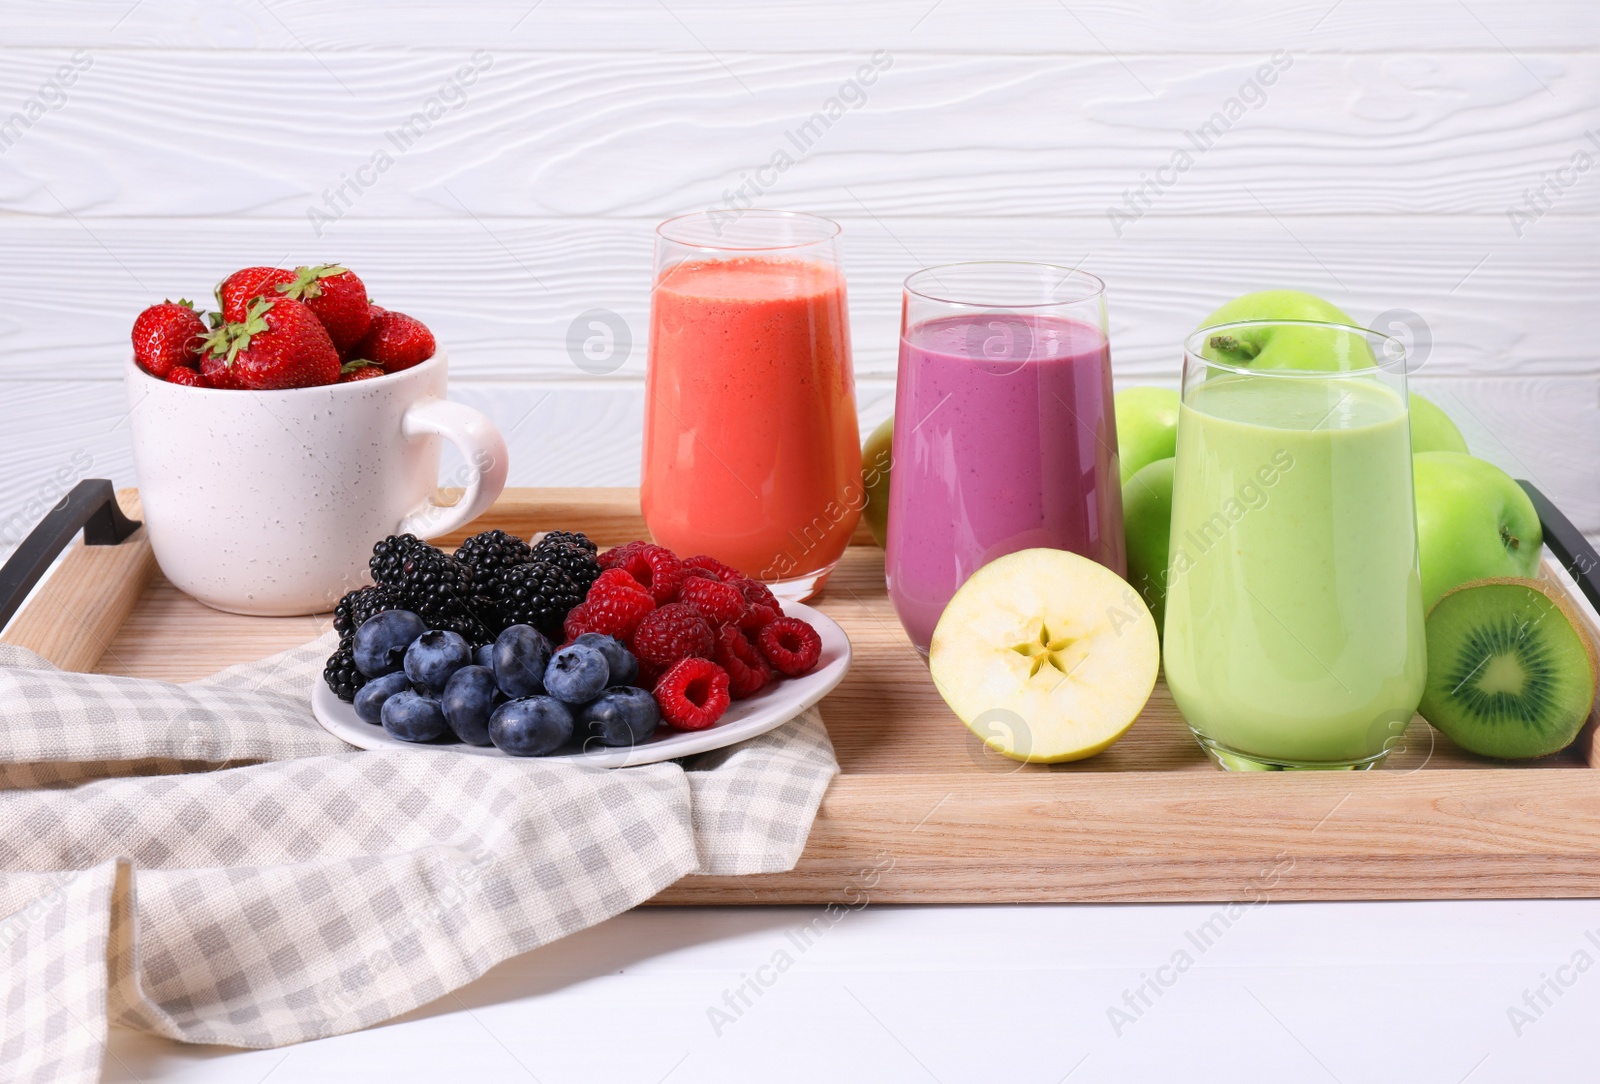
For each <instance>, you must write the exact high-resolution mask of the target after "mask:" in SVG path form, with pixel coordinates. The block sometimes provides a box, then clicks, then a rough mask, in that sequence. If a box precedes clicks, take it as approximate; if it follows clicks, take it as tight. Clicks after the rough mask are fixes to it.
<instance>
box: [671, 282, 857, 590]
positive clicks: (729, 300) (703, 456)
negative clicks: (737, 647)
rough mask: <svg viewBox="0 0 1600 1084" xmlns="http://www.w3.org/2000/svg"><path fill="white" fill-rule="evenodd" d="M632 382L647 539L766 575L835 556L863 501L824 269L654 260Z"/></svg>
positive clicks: (844, 330)
mask: <svg viewBox="0 0 1600 1084" xmlns="http://www.w3.org/2000/svg"><path fill="white" fill-rule="evenodd" d="M645 389H646V399H645V426H644V477H643V486H642V491H641V501H642V504H643V509H644V518H645V522H646V523H647V524H648V525H649V527H650V533H651V534H652V535H654V536H655V539H656V541H657V542H659V543H660V544H661V545H664V546H668V547H670V548H671V549H673V550H676V551H677V552H678V553H681V554H685V555H687V554H691V553H709V554H711V555H712V556H714V557H716V558H718V559H719V560H722V561H725V562H727V563H728V564H731V565H733V566H734V567H736V568H738V569H739V570H740V571H742V572H744V573H745V574H746V575H748V576H753V577H755V578H758V579H762V580H766V581H768V582H773V581H785V580H795V579H801V578H804V577H806V576H810V575H814V574H816V573H818V572H821V571H824V570H826V569H829V568H831V567H832V566H833V564H834V563H835V562H836V561H838V559H839V557H840V555H841V554H843V553H844V549H845V546H846V545H847V544H848V542H849V540H850V534H851V532H852V531H854V530H855V526H856V520H857V519H859V518H860V514H861V506H862V504H863V503H864V500H865V495H864V492H863V490H862V484H861V452H860V436H859V434H858V432H857V428H856V403H855V379H854V376H853V374H852V370H851V365H850V333H849V322H848V318H847V315H846V308H845V290H844V279H843V277H842V276H841V275H840V274H839V273H838V271H836V270H835V269H833V268H832V267H829V266H826V265H823V264H820V263H814V262H808V261H803V260H794V259H782V258H777V257H768V256H742V257H737V258H734V259H727V260H691V261H688V262H685V263H680V264H676V265H674V266H673V267H670V268H668V269H667V270H666V271H665V272H663V273H662V275H661V277H660V278H659V279H658V280H657V282H656V285H655V291H654V294H653V295H652V298H651V305H650V360H649V370H648V373H647V376H646V381H645Z"/></svg>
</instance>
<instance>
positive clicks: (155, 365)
mask: <svg viewBox="0 0 1600 1084" xmlns="http://www.w3.org/2000/svg"><path fill="white" fill-rule="evenodd" d="M205 334H206V325H205V321H204V320H202V319H200V314H199V313H197V312H195V311H194V303H193V302H191V301H187V300H185V301H163V302H162V303H161V304H159V305H151V306H150V307H149V308H148V309H145V310H144V311H143V312H141V313H140V314H139V316H138V318H137V319H136V320H134V322H133V360H134V361H136V362H138V363H139V368H141V369H143V370H144V371H145V372H147V373H149V374H150V375H151V376H158V377H161V378H162V379H163V380H164V379H166V376H167V374H168V373H170V372H171V371H172V370H173V369H192V368H194V367H195V366H197V365H199V364H200V351H201V350H202V349H204V346H205V343H204V339H205Z"/></svg>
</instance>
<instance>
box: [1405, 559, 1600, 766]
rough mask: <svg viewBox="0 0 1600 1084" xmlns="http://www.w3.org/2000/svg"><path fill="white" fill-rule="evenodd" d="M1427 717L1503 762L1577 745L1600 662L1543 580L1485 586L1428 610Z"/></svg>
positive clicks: (1466, 589) (1573, 616)
mask: <svg viewBox="0 0 1600 1084" xmlns="http://www.w3.org/2000/svg"><path fill="white" fill-rule="evenodd" d="M1427 639H1428V683H1427V688H1426V689H1425V690H1424V692H1423V694H1422V706H1421V707H1419V708H1418V709H1417V710H1418V711H1419V712H1421V714H1422V717H1423V718H1424V719H1426V720H1428V722H1430V723H1432V724H1433V725H1434V726H1436V727H1438V728H1439V729H1440V730H1442V731H1443V732H1444V733H1445V734H1447V735H1449V737H1450V739H1451V740H1452V741H1454V742H1455V743H1456V744H1457V745H1459V746H1461V747H1462V748H1464V749H1467V750H1470V751H1471V752H1474V753H1479V754H1482V755H1483V756H1489V757H1499V758H1501V759H1503V760H1521V759H1525V758H1528V757H1542V756H1548V755H1549V754H1551V753H1555V752H1559V751H1561V750H1562V749H1565V748H1566V747H1567V746H1568V745H1570V744H1571V743H1572V739H1573V738H1576V737H1577V736H1578V731H1580V730H1582V729H1583V724H1584V720H1586V719H1587V718H1588V717H1589V712H1590V710H1591V709H1592V708H1593V706H1594V698H1595V681H1596V676H1597V672H1600V666H1597V664H1596V659H1595V649H1594V645H1593V644H1591V643H1590V642H1589V637H1588V636H1587V635H1585V633H1584V631H1583V626H1582V624H1581V623H1580V621H1579V618H1578V615H1577V613H1576V611H1574V610H1573V609H1572V607H1571V605H1570V604H1568V603H1567V601H1566V600H1565V599H1562V598H1559V597H1556V596H1553V595H1551V594H1550V591H1549V588H1548V587H1547V586H1546V585H1545V584H1543V583H1540V582H1539V581H1537V580H1520V579H1503V580H1479V581H1477V582H1475V583H1469V584H1464V585H1462V586H1461V587H1458V588H1456V589H1455V590H1453V591H1451V592H1449V593H1448V594H1446V595H1445V596H1444V597H1443V598H1441V599H1440V600H1439V601H1438V603H1437V604H1436V605H1435V606H1434V608H1433V610H1432V611H1431V612H1430V613H1429V614H1428V623H1427Z"/></svg>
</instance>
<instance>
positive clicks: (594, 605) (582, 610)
mask: <svg viewBox="0 0 1600 1084" xmlns="http://www.w3.org/2000/svg"><path fill="white" fill-rule="evenodd" d="M591 595H592V592H591ZM655 608H656V604H655V603H654V602H652V601H651V600H650V596H649V595H647V594H645V593H644V592H643V591H623V592H618V593H616V594H611V595H602V596H600V597H598V598H595V597H591V598H589V599H588V600H587V601H585V602H580V603H578V605H576V606H574V607H573V608H572V610H571V611H570V612H569V613H568V614H567V619H566V621H564V622H563V623H562V627H561V631H562V632H563V633H565V634H566V637H567V639H568V640H576V639H577V638H578V637H579V636H581V635H582V634H584V633H586V632H603V633H605V634H606V635H607V636H615V637H616V638H617V639H619V640H622V641H624V642H627V641H628V640H630V639H631V638H632V637H633V634H634V630H636V629H637V628H638V627H639V622H640V621H643V620H644V619H645V617H646V616H648V615H649V613H650V612H651V611H652V610H654V609H655Z"/></svg>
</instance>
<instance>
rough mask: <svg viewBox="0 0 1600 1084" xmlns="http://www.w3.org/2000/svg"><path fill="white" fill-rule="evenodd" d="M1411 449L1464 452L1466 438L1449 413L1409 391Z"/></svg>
mask: <svg viewBox="0 0 1600 1084" xmlns="http://www.w3.org/2000/svg"><path fill="white" fill-rule="evenodd" d="M1409 398H1410V400H1411V451H1412V452H1413V453H1416V452H1465V451H1466V450H1467V440H1466V438H1465V437H1463V436H1462V435H1461V430H1459V429H1457V428H1456V423H1455V422H1453V421H1451V420H1450V415H1448V414H1446V413H1445V412H1444V411H1442V410H1440V409H1439V408H1438V407H1437V406H1435V405H1434V404H1433V403H1431V402H1429V401H1428V400H1427V399H1424V398H1423V397H1422V396H1420V395H1418V394H1417V393H1416V392H1411V393H1410V396H1409Z"/></svg>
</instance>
